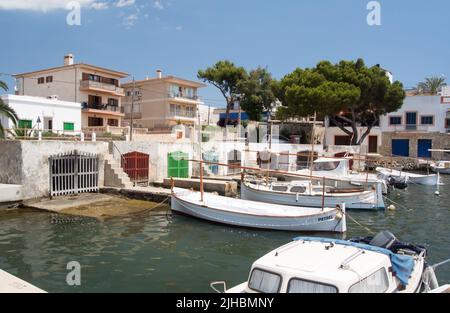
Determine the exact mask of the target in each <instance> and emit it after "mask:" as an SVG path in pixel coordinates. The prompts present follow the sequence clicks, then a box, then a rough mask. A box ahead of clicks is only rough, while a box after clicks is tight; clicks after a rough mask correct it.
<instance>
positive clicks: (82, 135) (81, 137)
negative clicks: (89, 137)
mask: <svg viewBox="0 0 450 313" xmlns="http://www.w3.org/2000/svg"><path fill="white" fill-rule="evenodd" d="M80 140H81V141H82V142H83V141H84V133H81V134H80Z"/></svg>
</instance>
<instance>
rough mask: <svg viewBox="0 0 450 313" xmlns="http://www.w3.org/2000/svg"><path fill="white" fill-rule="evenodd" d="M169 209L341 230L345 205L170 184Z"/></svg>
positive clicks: (243, 221) (229, 220) (226, 220)
mask: <svg viewBox="0 0 450 313" xmlns="http://www.w3.org/2000/svg"><path fill="white" fill-rule="evenodd" d="M172 210H173V211H175V212H179V213H183V214H186V215H190V216H193V217H196V218H200V219H204V220H207V221H211V222H216V223H221V224H228V225H233V226H240V227H249V228H259V229H272V230H287V231H320V232H337V233H343V232H345V231H346V230H347V227H346V219H345V205H341V204H340V205H339V206H336V207H333V208H328V207H325V208H323V209H322V208H310V207H298V206H296V207H293V206H286V205H273V204H268V203H264V202H253V201H247V200H242V199H233V198H227V197H222V196H217V195H213V194H209V193H204V194H203V200H202V193H200V192H195V191H190V190H186V189H179V188H174V189H173V192H172Z"/></svg>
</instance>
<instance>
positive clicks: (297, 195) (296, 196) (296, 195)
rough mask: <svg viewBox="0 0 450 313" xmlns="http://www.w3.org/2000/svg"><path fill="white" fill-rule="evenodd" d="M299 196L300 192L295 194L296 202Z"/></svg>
mask: <svg viewBox="0 0 450 313" xmlns="http://www.w3.org/2000/svg"><path fill="white" fill-rule="evenodd" d="M298 197H299V194H298V192H297V193H296V194H295V202H298Z"/></svg>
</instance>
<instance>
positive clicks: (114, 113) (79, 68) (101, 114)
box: [15, 54, 129, 132]
mask: <svg viewBox="0 0 450 313" xmlns="http://www.w3.org/2000/svg"><path fill="white" fill-rule="evenodd" d="M127 76H129V75H128V74H127V73H124V72H119V71H115V70H111V69H106V68H102V67H98V66H94V65H89V64H84V63H74V56H73V55H72V54H69V55H66V56H65V57H64V65H63V66H59V67H53V68H48V69H42V70H37V71H33V72H28V73H22V74H16V75H15V78H16V84H17V86H16V95H20V96H34V97H43V98H50V99H57V100H61V101H68V102H77V103H80V104H81V107H82V116H81V124H82V125H81V126H82V128H83V130H84V131H86V132H89V131H90V130H95V131H102V130H106V128H109V127H112V128H114V127H118V128H120V126H121V124H122V119H123V118H124V116H125V114H124V113H123V110H122V108H121V107H122V104H121V102H122V101H121V99H122V97H123V96H125V93H124V89H123V88H122V87H121V86H120V79H123V78H125V77H127ZM49 123H52V120H51V119H47V125H44V128H46V129H50V128H51V127H50V126H51V124H49Z"/></svg>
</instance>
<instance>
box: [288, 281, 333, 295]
mask: <svg viewBox="0 0 450 313" xmlns="http://www.w3.org/2000/svg"><path fill="white" fill-rule="evenodd" d="M337 292H338V289H337V288H336V287H335V286H332V285H327V284H322V283H318V282H314V281H307V280H303V279H299V278H293V279H291V280H290V281H289V286H288V293H337Z"/></svg>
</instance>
